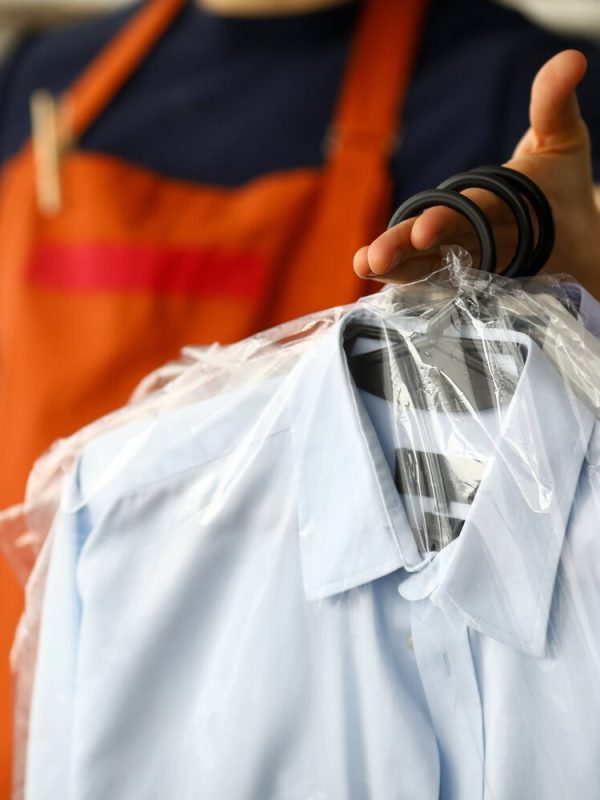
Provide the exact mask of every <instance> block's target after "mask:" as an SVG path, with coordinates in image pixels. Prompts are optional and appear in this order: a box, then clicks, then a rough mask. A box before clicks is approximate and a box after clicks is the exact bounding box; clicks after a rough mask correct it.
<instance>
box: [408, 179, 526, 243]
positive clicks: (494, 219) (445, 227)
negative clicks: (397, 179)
mask: <svg viewBox="0 0 600 800" xmlns="http://www.w3.org/2000/svg"><path fill="white" fill-rule="evenodd" d="M461 194H463V195H465V196H466V197H468V198H470V199H471V200H473V201H474V202H475V203H476V204H477V205H478V206H479V207H480V208H481V210H482V211H483V213H484V214H485V215H486V216H487V218H488V219H489V220H490V222H491V223H492V224H494V225H495V224H502V223H503V222H505V221H506V220H510V219H512V214H511V211H510V209H509V208H508V206H507V205H506V203H504V202H503V201H502V200H500V198H499V197H498V196H497V195H495V194H492V193H491V192H487V191H485V190H482V189H467V190H466V191H464V192H461ZM469 231H472V228H471V224H470V223H469V222H468V221H467V220H466V219H465V217H463V216H462V214H458V213H457V212H456V211H452V209H450V208H446V207H445V206H436V207H435V208H429V209H427V211H425V212H424V213H423V214H421V216H420V217H419V218H418V219H417V220H416V222H415V224H414V226H413V229H412V234H411V243H412V245H413V247H414V248H415V249H416V250H425V249H427V248H431V247H438V246H439V245H440V244H452V243H454V241H455V237H457V236H462V235H464V234H465V233H467V232H469Z"/></svg>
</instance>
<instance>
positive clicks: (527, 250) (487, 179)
mask: <svg viewBox="0 0 600 800" xmlns="http://www.w3.org/2000/svg"><path fill="white" fill-rule="evenodd" d="M471 188H474V189H485V190H486V191H488V192H492V193H493V194H495V195H496V196H497V197H499V198H500V199H501V200H503V201H504V202H505V203H506V205H507V206H508V207H509V209H510V210H511V212H512V214H513V216H514V218H515V221H516V223H517V235H518V238H517V247H516V249H515V253H514V256H513V257H512V259H511V261H510V263H509V264H508V266H507V267H506V268H505V269H504V270H503V271H502V274H503V275H506V276H507V277H514V276H515V275H523V274H525V271H526V270H527V267H528V265H529V263H530V261H531V255H532V252H533V225H532V223H531V217H530V216H529V209H528V208H527V204H526V203H525V201H524V200H523V198H522V197H521V195H520V194H519V192H518V190H516V189H514V188H513V185H512V184H511V183H509V182H508V181H507V180H506V178H503V177H499V176H497V175H495V174H489V173H483V172H479V171H478V170H471V171H469V172H461V173H459V174H458V175H453V176H452V177H451V178H448V179H447V180H445V181H443V182H442V183H440V185H439V186H438V189H450V190H452V191H455V192H460V191H462V190H464V189H471Z"/></svg>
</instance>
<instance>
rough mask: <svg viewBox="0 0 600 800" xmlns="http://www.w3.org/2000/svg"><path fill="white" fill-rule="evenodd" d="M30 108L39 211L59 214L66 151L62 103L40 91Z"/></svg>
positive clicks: (32, 97) (30, 102)
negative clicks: (61, 119) (61, 163)
mask: <svg viewBox="0 0 600 800" xmlns="http://www.w3.org/2000/svg"><path fill="white" fill-rule="evenodd" d="M29 107H30V111H31V131H32V141H33V153H34V159H35V174H36V193H37V201H38V208H39V210H40V211H41V212H42V213H43V214H47V215H54V214H58V212H59V211H60V209H61V207H62V200H63V198H62V188H61V180H60V161H61V156H62V151H63V149H64V147H63V145H62V143H61V130H60V121H59V103H58V101H57V99H56V98H55V97H54V95H52V94H51V93H50V92H49V91H47V90H46V89H38V90H37V91H35V92H34V93H33V94H32V95H31V98H30V101H29Z"/></svg>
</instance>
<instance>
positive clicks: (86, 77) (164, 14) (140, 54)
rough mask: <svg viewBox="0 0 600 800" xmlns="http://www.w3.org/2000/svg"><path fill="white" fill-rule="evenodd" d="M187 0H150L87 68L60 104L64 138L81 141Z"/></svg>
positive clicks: (64, 139) (61, 136)
mask: <svg viewBox="0 0 600 800" xmlns="http://www.w3.org/2000/svg"><path fill="white" fill-rule="evenodd" d="M186 3H187V0H149V1H148V2H147V3H145V4H144V5H143V7H142V8H141V9H140V11H138V12H137V13H136V14H135V15H134V16H133V18H132V19H131V20H129V22H128V23H127V25H125V27H124V28H123V30H122V31H120V33H119V34H118V35H117V36H116V37H115V38H114V39H113V40H112V41H111V42H110V43H109V44H108V45H107V46H106V47H105V48H104V49H103V50H102V51H101V52H100V54H99V55H98V56H97V57H96V58H95V59H94V60H93V61H92V63H91V64H90V65H89V66H88V67H87V69H85V70H84V72H83V73H82V74H81V75H80V77H79V78H78V79H77V80H76V81H75V83H74V84H73V85H72V86H71V88H70V89H69V90H68V91H67V92H66V93H65V95H64V96H63V98H62V99H61V104H60V112H59V114H60V116H59V126H60V139H61V143H62V144H63V145H68V144H69V143H71V142H73V141H77V139H79V138H80V137H81V136H82V134H83V133H85V131H86V130H87V129H88V128H89V126H90V125H92V124H93V122H94V121H95V120H96V119H97V118H98V117H99V116H100V114H101V113H102V112H103V111H104V109H105V108H106V107H107V106H108V104H109V103H110V101H111V100H112V98H113V97H114V96H115V95H116V94H117V92H118V91H119V90H120V89H121V87H122V86H123V85H124V84H125V83H126V82H127V80H128V79H129V78H130V77H131V75H132V74H133V73H134V72H135V70H136V69H137V67H138V66H139V64H140V63H141V62H142V61H143V60H144V58H145V57H146V56H147V55H148V53H149V52H150V51H151V50H152V48H153V47H154V45H155V44H156V42H157V41H158V40H159V39H160V37H161V36H162V35H163V34H164V33H165V32H166V31H167V30H168V28H169V26H170V24H171V23H172V22H173V20H174V19H175V17H176V16H177V15H178V13H179V12H180V11H181V10H182V9H183V8H184V6H185V5H186Z"/></svg>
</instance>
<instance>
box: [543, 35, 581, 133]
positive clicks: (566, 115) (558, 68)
mask: <svg viewBox="0 0 600 800" xmlns="http://www.w3.org/2000/svg"><path fill="white" fill-rule="evenodd" d="M586 70H587V61H586V58H585V56H584V55H583V53H580V52H579V51H578V50H564V51H563V52H562V53H558V55H556V56H554V58H551V59H550V60H549V61H547V62H546V63H545V64H544V66H543V67H542V68H541V69H540V71H539V72H538V74H537V75H536V77H535V79H534V81H533V85H532V88H531V104H530V109H529V114H530V119H531V128H532V130H533V133H534V135H535V137H536V139H537V143H538V145H539V146H542V147H549V148H552V147H561V146H563V145H568V144H569V143H570V142H571V141H572V140H573V138H574V137H579V136H580V135H581V131H582V127H585V126H584V123H583V120H582V117H581V112H580V109H579V103H578V101H577V97H576V95H575V89H576V88H577V85H578V84H579V82H580V81H581V79H582V78H583V76H584V75H585V73H586Z"/></svg>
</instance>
